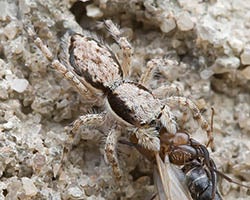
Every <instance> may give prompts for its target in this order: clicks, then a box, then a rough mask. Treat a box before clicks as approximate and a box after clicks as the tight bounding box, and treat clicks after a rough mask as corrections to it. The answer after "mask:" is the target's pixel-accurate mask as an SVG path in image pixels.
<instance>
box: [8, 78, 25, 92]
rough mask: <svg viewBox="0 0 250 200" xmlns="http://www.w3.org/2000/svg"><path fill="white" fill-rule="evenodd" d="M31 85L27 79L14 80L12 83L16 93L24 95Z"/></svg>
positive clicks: (11, 85)
mask: <svg viewBox="0 0 250 200" xmlns="http://www.w3.org/2000/svg"><path fill="white" fill-rule="evenodd" d="M28 85H29V82H28V81H27V80H26V79H19V78H17V79H13V80H12V81H11V82H10V87H11V89H13V90H15V91H16V92H19V93H22V92H24V91H25V90H26V89H27V87H28Z"/></svg>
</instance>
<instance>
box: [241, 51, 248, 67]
mask: <svg viewBox="0 0 250 200" xmlns="http://www.w3.org/2000/svg"><path fill="white" fill-rule="evenodd" d="M240 60H241V63H242V64H243V65H250V47H246V48H245V49H244V51H243V53H242V54H241V55H240Z"/></svg>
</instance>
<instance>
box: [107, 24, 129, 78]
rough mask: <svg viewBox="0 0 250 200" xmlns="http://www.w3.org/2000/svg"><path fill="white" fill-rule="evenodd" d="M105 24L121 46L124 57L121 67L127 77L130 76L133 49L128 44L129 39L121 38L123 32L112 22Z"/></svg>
mask: <svg viewBox="0 0 250 200" xmlns="http://www.w3.org/2000/svg"><path fill="white" fill-rule="evenodd" d="M104 24H105V26H106V27H107V29H108V30H109V33H110V34H111V35H112V37H113V38H114V40H115V41H116V42H117V43H118V45H119V46H120V48H121V50H122V54H123V55H122V63H121V67H122V70H123V73H124V75H125V77H126V76H128V75H129V69H130V64H131V56H132V47H131V45H130V43H129V42H128V40H127V38H126V37H122V36H121V34H122V33H121V31H120V30H119V28H118V27H117V26H116V25H115V24H114V23H113V22H112V21H111V20H105V21H104Z"/></svg>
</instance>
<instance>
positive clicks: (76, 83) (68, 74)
mask: <svg viewBox="0 0 250 200" xmlns="http://www.w3.org/2000/svg"><path fill="white" fill-rule="evenodd" d="M27 33H28V35H29V36H30V37H31V38H33V40H34V43H35V44H36V46H37V47H38V48H39V49H40V50H41V52H42V53H43V55H44V56H45V57H46V58H47V59H48V60H49V61H51V66H52V67H53V68H54V69H55V70H56V71H57V72H59V73H60V74H61V75H62V76H63V77H65V78H66V79H67V80H68V81H69V83H70V84H71V85H72V86H73V87H74V88H75V89H77V90H78V91H79V92H80V94H82V95H83V94H84V96H86V97H88V96H91V94H89V91H88V89H87V88H86V87H85V86H84V85H83V84H82V82H81V81H80V80H79V79H78V78H77V76H76V75H75V74H74V73H73V72H72V71H70V70H69V67H67V66H65V65H63V64H62V63H61V62H60V61H59V60H58V59H56V58H55V56H54V55H53V54H52V52H51V51H50V49H49V48H48V47H47V46H46V45H45V44H44V43H43V41H42V40H41V38H39V37H38V36H37V35H36V34H35V32H34V30H32V28H30V27H28V28H27Z"/></svg>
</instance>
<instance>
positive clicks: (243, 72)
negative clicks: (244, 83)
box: [240, 66, 250, 80]
mask: <svg viewBox="0 0 250 200" xmlns="http://www.w3.org/2000/svg"><path fill="white" fill-rule="evenodd" d="M240 73H241V75H242V76H243V77H244V78H246V79H247V80H250V66H247V67H246V68H245V69H243V70H241V71H240Z"/></svg>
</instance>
